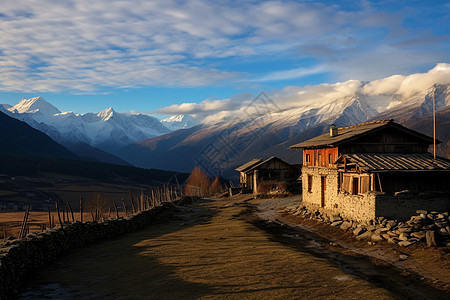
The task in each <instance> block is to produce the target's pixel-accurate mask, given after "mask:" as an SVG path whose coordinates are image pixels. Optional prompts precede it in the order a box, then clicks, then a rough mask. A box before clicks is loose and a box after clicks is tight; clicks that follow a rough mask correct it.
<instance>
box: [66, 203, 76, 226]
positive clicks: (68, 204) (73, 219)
mask: <svg viewBox="0 0 450 300" xmlns="http://www.w3.org/2000/svg"><path fill="white" fill-rule="evenodd" d="M67 206H69V210H70V213H71V214H72V222H75V216H74V215H73V210H72V206H71V205H70V202H69V201H67ZM67 213H69V212H67ZM67 220H69V216H67Z"/></svg>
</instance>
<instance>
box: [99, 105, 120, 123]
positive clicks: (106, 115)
mask: <svg viewBox="0 0 450 300" xmlns="http://www.w3.org/2000/svg"><path fill="white" fill-rule="evenodd" d="M115 113H116V111H115V110H114V109H113V108H112V107H109V108H107V109H105V110H102V111H101V112H99V113H98V114H97V116H99V117H100V118H101V119H102V120H103V121H108V120H109V119H111V118H112V117H113V116H114V114H115Z"/></svg>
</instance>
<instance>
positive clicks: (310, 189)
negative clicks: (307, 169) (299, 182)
mask: <svg viewBox="0 0 450 300" xmlns="http://www.w3.org/2000/svg"><path fill="white" fill-rule="evenodd" d="M312 185H313V176H312V175H308V193H312Z"/></svg>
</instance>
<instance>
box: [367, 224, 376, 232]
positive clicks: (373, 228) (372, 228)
mask: <svg viewBox="0 0 450 300" xmlns="http://www.w3.org/2000/svg"><path fill="white" fill-rule="evenodd" d="M366 229H367V231H375V229H376V227H375V226H373V225H368V226H367V227H366Z"/></svg>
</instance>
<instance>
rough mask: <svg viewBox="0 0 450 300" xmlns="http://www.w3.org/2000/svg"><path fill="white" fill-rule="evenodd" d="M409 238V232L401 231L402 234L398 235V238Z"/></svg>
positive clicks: (404, 239) (403, 239)
mask: <svg viewBox="0 0 450 300" xmlns="http://www.w3.org/2000/svg"><path fill="white" fill-rule="evenodd" d="M408 238H409V234H408V233H405V232H402V233H400V235H399V236H398V239H399V240H402V241H407V240H408Z"/></svg>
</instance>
